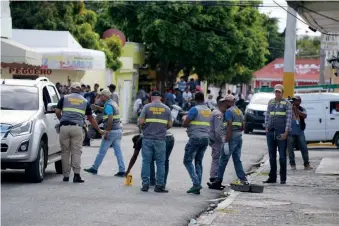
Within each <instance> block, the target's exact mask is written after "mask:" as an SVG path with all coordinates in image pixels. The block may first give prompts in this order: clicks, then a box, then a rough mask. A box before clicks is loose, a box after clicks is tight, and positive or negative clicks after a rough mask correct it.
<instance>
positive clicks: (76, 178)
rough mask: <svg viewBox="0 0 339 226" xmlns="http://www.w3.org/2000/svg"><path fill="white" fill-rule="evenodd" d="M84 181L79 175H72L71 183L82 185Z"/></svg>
mask: <svg viewBox="0 0 339 226" xmlns="http://www.w3.org/2000/svg"><path fill="white" fill-rule="evenodd" d="M84 182H85V181H84V180H83V179H81V177H80V174H74V177H73V183H84Z"/></svg>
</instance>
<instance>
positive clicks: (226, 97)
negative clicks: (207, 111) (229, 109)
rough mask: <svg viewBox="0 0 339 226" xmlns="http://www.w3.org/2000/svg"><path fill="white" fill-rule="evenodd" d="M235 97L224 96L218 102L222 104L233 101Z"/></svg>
mask: <svg viewBox="0 0 339 226" xmlns="http://www.w3.org/2000/svg"><path fill="white" fill-rule="evenodd" d="M234 100H235V97H234V96H233V95H232V94H229V95H226V96H225V97H223V98H221V99H220V100H219V102H223V101H234Z"/></svg>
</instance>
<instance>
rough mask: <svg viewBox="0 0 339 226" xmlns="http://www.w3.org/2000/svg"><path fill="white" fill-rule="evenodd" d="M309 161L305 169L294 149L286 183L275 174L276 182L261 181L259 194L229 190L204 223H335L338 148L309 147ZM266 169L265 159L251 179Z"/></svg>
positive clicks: (338, 199)
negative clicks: (291, 165)
mask: <svg viewBox="0 0 339 226" xmlns="http://www.w3.org/2000/svg"><path fill="white" fill-rule="evenodd" d="M310 161H311V165H312V166H313V167H314V169H313V170H311V171H305V170H304V169H303V164H302V158H301V157H300V152H297V151H296V162H297V170H296V171H292V170H291V169H290V168H289V166H288V172H287V184H286V185H280V183H279V176H278V183H277V184H275V185H267V186H266V185H265V190H264V192H263V193H261V194H255V193H239V192H233V193H232V195H231V196H230V197H229V198H227V199H226V200H225V201H224V203H220V204H219V205H218V207H219V208H217V209H215V211H214V213H213V214H212V215H214V216H213V221H212V222H211V223H209V224H205V225H213V226H222V225H236V226H240V225H267V226H272V225H307V226H309V225H319V226H320V225H321V226H325V225H339V152H338V151H337V150H336V149H333V151H324V150H321V149H317V150H312V151H310ZM320 163H321V164H320ZM319 165H320V167H318V166H319ZM317 168H318V169H317ZM268 172H269V164H268V161H266V163H265V165H264V166H263V167H262V168H260V170H259V172H258V173H254V174H253V175H252V176H251V178H250V180H251V182H252V183H257V184H262V181H264V180H266V179H267V177H268ZM326 174H327V175H326ZM334 174H336V175H334ZM232 197H233V202H232V203H231V204H230V205H228V206H227V204H225V203H226V202H228V203H230V202H231V201H232ZM234 197H235V198H234ZM220 206H224V208H220ZM211 217H212V216H211ZM198 223H199V220H198ZM200 225H204V224H200Z"/></svg>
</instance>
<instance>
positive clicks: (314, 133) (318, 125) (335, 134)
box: [245, 93, 339, 148]
mask: <svg viewBox="0 0 339 226" xmlns="http://www.w3.org/2000/svg"><path fill="white" fill-rule="evenodd" d="M295 95H299V96H300V97H301V101H302V102H301V106H302V107H304V108H305V109H306V111H307V118H306V120H305V122H306V129H305V137H306V141H307V142H308V143H317V142H332V143H333V144H335V145H336V146H337V147H338V148H339V109H338V110H335V109H336V106H339V93H306V94H295ZM273 98H274V93H256V94H254V95H253V97H252V99H251V102H250V104H249V105H247V108H246V111H245V123H246V125H245V133H250V132H252V131H253V129H264V127H263V123H264V118H265V116H264V114H265V111H266V110H267V105H268V102H269V100H270V99H273ZM337 108H338V107H337ZM336 112H337V113H336Z"/></svg>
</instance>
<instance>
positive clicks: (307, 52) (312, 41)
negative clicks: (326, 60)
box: [297, 36, 321, 58]
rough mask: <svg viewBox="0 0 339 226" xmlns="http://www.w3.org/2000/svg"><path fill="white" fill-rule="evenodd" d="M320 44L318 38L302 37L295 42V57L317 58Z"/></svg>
mask: <svg viewBox="0 0 339 226" xmlns="http://www.w3.org/2000/svg"><path fill="white" fill-rule="evenodd" d="M320 44H321V41H320V37H317V36H316V37H311V36H303V37H302V38H301V39H299V40H297V57H298V58H319V56H320Z"/></svg>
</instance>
